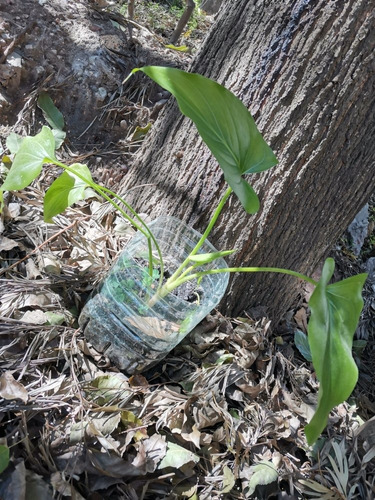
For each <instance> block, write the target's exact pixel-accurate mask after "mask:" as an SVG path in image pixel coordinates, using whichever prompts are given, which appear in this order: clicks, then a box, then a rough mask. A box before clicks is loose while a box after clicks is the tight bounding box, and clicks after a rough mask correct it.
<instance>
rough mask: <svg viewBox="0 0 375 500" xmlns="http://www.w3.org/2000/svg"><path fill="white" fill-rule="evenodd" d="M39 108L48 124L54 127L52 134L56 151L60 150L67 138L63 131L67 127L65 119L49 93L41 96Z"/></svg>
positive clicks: (42, 93)
mask: <svg viewBox="0 0 375 500" xmlns="http://www.w3.org/2000/svg"><path fill="white" fill-rule="evenodd" d="M38 106H39V107H40V109H41V110H42V111H43V116H44V118H45V120H46V122H47V123H48V125H50V126H51V127H52V133H53V136H54V137H55V142H56V149H59V147H60V146H61V144H62V143H63V142H64V140H65V137H66V133H65V132H64V131H63V129H64V126H65V122H64V117H63V115H62V113H61V112H60V111H59V110H58V109H57V108H56V106H55V105H54V103H53V101H52V99H51V98H50V96H49V95H48V94H47V92H41V93H40V94H39V98H38Z"/></svg>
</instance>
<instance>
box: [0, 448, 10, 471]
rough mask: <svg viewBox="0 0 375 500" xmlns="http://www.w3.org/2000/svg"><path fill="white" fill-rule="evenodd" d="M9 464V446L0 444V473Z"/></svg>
mask: <svg viewBox="0 0 375 500" xmlns="http://www.w3.org/2000/svg"><path fill="white" fill-rule="evenodd" d="M8 465H9V448H8V446H5V445H3V444H0V474H1V473H3V472H4V471H5V469H6V468H7V467H8Z"/></svg>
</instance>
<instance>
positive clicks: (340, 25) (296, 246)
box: [122, 0, 375, 316]
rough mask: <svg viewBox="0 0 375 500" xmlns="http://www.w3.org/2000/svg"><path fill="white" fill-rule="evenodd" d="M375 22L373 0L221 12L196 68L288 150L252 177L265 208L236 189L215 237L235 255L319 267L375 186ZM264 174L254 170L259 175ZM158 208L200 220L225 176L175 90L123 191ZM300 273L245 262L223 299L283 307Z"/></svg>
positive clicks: (246, 6)
mask: <svg viewBox="0 0 375 500" xmlns="http://www.w3.org/2000/svg"><path fill="white" fill-rule="evenodd" d="M374 48H375V22H374V10H373V9H372V7H371V5H370V3H369V2H367V1H365V0H355V1H354V0H351V1H346V2H340V1H334V0H330V1H327V0H294V1H290V2H284V1H281V0H279V1H274V0H262V1H257V0H238V1H236V2H230V3H229V4H228V6H227V8H226V9H224V10H223V11H222V12H221V15H220V16H219V19H218V20H217V23H216V24H215V26H214V28H213V30H212V32H211V33H210V34H209V36H208V37H207V40H206V42H205V43H204V45H203V47H202V48H201V50H200V52H199V53H198V54H197V56H196V57H195V59H194V61H193V64H192V68H191V70H192V71H194V72H198V73H201V74H203V75H205V76H207V77H210V78H213V79H215V80H217V81H219V83H222V84H224V85H225V86H226V87H227V88H229V89H231V90H232V91H233V92H234V93H235V94H236V95H237V96H238V97H239V98H240V99H242V101H243V102H244V103H245V104H246V105H247V106H248V108H249V109H250V111H251V112H252V114H253V116H254V117H255V120H256V122H257V124H258V127H259V129H260V130H261V131H262V132H263V134H264V135H265V137H266V139H267V140H268V141H269V143H270V144H271V146H272V148H273V150H274V151H275V153H276V154H277V156H278V158H279V161H280V163H279V165H278V166H277V167H275V168H274V169H272V170H270V171H269V172H267V173H263V174H260V175H258V177H257V179H256V182H255V184H254V186H255V189H256V191H257V192H258V193H259V195H260V199H261V210H260V211H259V212H258V213H257V214H256V215H255V216H249V215H247V214H245V213H244V211H243V210H242V209H241V207H240V206H239V203H237V201H236V200H235V199H234V198H233V199H232V200H231V201H230V203H229V205H228V206H227V209H226V211H225V212H224V215H223V216H222V217H221V219H220V221H219V224H218V225H217V227H216V230H215V231H214V233H213V235H212V236H211V238H210V239H211V241H212V242H213V243H214V244H215V245H216V246H217V247H218V248H220V249H226V248H233V247H236V248H238V249H239V251H238V253H237V254H236V255H235V256H234V258H232V259H228V260H229V261H230V264H233V265H251V266H258V265H268V266H275V265H277V266H279V267H287V268H290V269H294V270H298V271H300V272H303V273H307V274H311V273H312V272H313V271H314V270H315V269H316V268H317V265H318V264H319V262H320V261H321V259H322V258H323V257H325V256H326V254H327V252H328V251H329V249H330V248H331V247H332V245H333V244H334V242H335V241H336V239H337V238H338V237H340V235H341V234H342V233H343V231H344V230H345V229H346V227H347V226H348V224H349V223H350V221H351V220H352V219H353V217H354V215H355V214H356V212H357V211H358V210H359V209H360V208H361V206H362V205H364V204H365V202H366V200H367V199H368V197H369V195H370V193H371V192H372V191H373V190H374V187H375V183H374V178H375V176H374V174H375V161H374V160H375V116H374V114H375V92H374V86H375V63H374V57H373V54H374ZM253 181H254V177H253ZM139 184H152V186H149V187H142V188H140V189H133V190H132V191H130V193H129V196H127V199H128V200H130V201H131V202H133V203H134V204H135V206H136V207H137V208H138V209H140V210H141V211H142V212H149V213H150V214H152V216H156V215H158V214H162V213H163V214H170V215H176V216H178V217H180V218H182V219H183V220H185V221H187V222H189V223H191V224H193V225H194V227H196V228H197V229H200V230H202V228H203V227H204V226H205V224H206V223H207V221H208V220H209V217H210V214H211V212H212V210H213V208H214V207H215V206H216V204H217V201H218V200H219V198H220V196H221V195H222V193H223V191H224V189H225V187H224V181H223V176H222V174H221V171H220V170H219V169H218V167H217V164H216V163H215V161H214V159H213V158H212V157H211V155H210V153H209V151H208V150H207V148H206V147H205V146H204V145H203V144H202V142H201V141H200V140H199V138H198V136H197V134H196V132H195V128H194V126H193V125H191V124H190V123H189V121H188V120H187V119H184V118H181V117H180V115H179V112H178V110H177V106H176V105H175V103H173V102H171V103H169V104H168V106H167V108H166V109H165V110H164V112H163V114H162V116H161V117H160V118H159V119H158V121H157V123H156V124H155V125H154V127H153V132H152V133H151V135H150V137H148V138H147V141H146V142H145V145H144V147H143V149H142V150H141V152H140V154H139V155H138V157H137V159H136V161H135V163H134V168H133V170H132V172H131V174H130V175H129V176H128V177H127V178H126V179H125V182H124V184H123V185H122V192H124V193H125V194H126V191H127V190H128V189H129V188H130V187H134V186H136V185H139ZM298 286H300V284H299V283H297V282H296V281H293V279H292V278H287V277H282V276H279V275H264V274H262V275H248V274H238V275H236V276H235V277H233V278H232V281H231V284H230V287H229V290H228V294H227V296H226V299H225V300H224V303H223V304H222V310H223V311H224V312H225V313H227V314H232V315H238V314H241V313H242V312H243V310H246V309H247V308H249V306H254V305H257V304H263V305H266V306H268V307H269V310H270V312H271V314H273V315H275V316H276V315H278V314H280V313H282V312H285V310H286V308H287V307H289V306H290V305H291V303H292V301H293V300H294V299H295V298H296V294H297V291H298Z"/></svg>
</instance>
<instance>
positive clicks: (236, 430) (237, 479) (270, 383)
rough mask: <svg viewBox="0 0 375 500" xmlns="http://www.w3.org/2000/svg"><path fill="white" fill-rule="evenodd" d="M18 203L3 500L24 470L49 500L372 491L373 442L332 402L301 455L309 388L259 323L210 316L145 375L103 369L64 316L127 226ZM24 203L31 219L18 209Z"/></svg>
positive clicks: (3, 330) (305, 369)
mask: <svg viewBox="0 0 375 500" xmlns="http://www.w3.org/2000/svg"><path fill="white" fill-rule="evenodd" d="M22 196H23V197H24V199H23V200H18V203H19V204H20V212H19V215H15V216H14V217H13V218H12V219H9V220H8V221H7V224H8V227H9V228H11V230H12V239H14V241H16V242H17V243H18V245H17V246H14V247H12V248H10V249H9V250H6V251H3V252H2V255H4V260H3V261H2V273H3V275H2V277H1V281H0V286H1V290H2V294H1V303H0V311H1V319H0V334H1V337H0V338H1V347H0V355H1V364H2V368H3V370H4V372H3V374H2V375H1V378H0V396H1V397H2V398H3V399H2V400H1V401H2V404H1V417H0V418H1V421H2V424H1V425H2V427H3V433H4V435H5V436H6V440H5V442H4V443H1V444H2V446H6V448H1V450H0V451H2V453H3V455H4V454H5V455H6V451H7V449H9V452H10V459H9V465H8V467H6V469H5V471H4V473H3V476H2V478H3V477H4V479H2V481H1V484H0V493H1V494H3V495H4V492H6V491H8V490H7V488H8V487H9V485H13V486H12V487H14V484H15V481H16V478H19V477H20V475H21V476H22V481H23V483H22V484H24V485H26V486H25V487H27V488H28V487H29V483H30V481H31V479H30V477H31V476H30V474H33V475H34V476H35V477H37V478H38V480H37V481H38V482H40V481H42V484H43V485H44V486H45V487H46V488H47V489H48V488H49V489H50V490H49V491H53V492H54V495H55V497H56V498H58V497H60V498H62V497H71V498H84V499H86V498H87V499H88V498H150V499H151V498H152V499H154V498H160V499H162V498H191V499H193V498H199V499H211V498H224V497H225V498H234V499H241V498H273V497H275V495H277V494H281V492H282V491H284V492H287V494H289V495H290V498H327V499H328V498H332V499H333V498H366V496H365V495H369V494H370V492H371V489H372V488H373V487H374V481H375V478H374V474H373V472H371V471H373V470H374V467H373V465H374V460H375V452H374V450H375V443H374V442H373V440H372V437H371V436H372V433H371V432H370V433H369V432H367V433H366V432H365V431H364V430H361V428H362V427H363V426H362V427H361V425H360V424H361V420H360V418H359V417H358V415H357V414H356V410H355V407H353V406H349V404H347V403H344V404H342V405H340V406H339V407H338V408H336V409H335V410H334V411H333V412H332V414H331V419H330V423H329V427H328V433H329V438H327V437H323V438H322V440H321V442H320V446H321V448H320V450H319V449H318V448H314V449H310V448H308V446H307V443H306V440H305V436H304V434H303V427H304V425H305V424H306V422H307V420H308V419H309V418H311V415H312V413H313V407H314V404H315V402H316V396H317V389H318V384H317V381H316V379H315V375H314V373H313V372H312V370H311V365H310V364H309V363H308V362H306V361H303V360H301V357H300V354H299V351H298V350H295V349H292V355H291V354H290V352H289V355H288V356H286V351H285V349H283V348H282V347H283V345H280V343H278V342H277V341H276V340H275V337H274V335H273V334H272V330H271V325H270V322H269V321H268V320H267V319H266V318H264V319H262V320H258V321H254V320H252V319H251V318H237V319H230V318H224V317H222V316H220V315H219V314H218V313H216V314H214V315H212V316H208V317H207V319H206V320H205V321H204V322H203V323H202V324H200V325H199V326H198V327H196V329H195V330H194V331H193V332H192V333H191V334H190V335H189V337H188V339H185V341H183V342H182V343H181V344H180V345H179V346H177V347H176V348H175V349H174V351H173V352H172V353H170V354H169V355H168V356H167V357H166V358H165V359H164V360H163V361H162V362H161V363H160V364H159V365H158V366H157V367H154V368H152V369H151V370H149V371H148V372H146V373H144V374H143V375H135V376H132V377H130V378H129V377H127V376H126V375H125V374H123V373H121V372H119V371H118V370H117V369H116V367H115V366H111V364H110V363H109V361H108V360H107V359H106V358H105V356H104V355H102V354H99V353H97V352H96V351H95V349H94V348H93V347H92V346H90V345H89V344H88V343H87V342H86V341H85V339H84V338H83V336H82V333H81V332H80V330H79V329H78V328H77V315H78V311H79V310H80V309H81V308H82V305H83V302H84V300H85V299H86V297H87V296H88V294H89V292H90V291H91V289H92V286H93V284H95V283H97V282H98V279H99V277H100V276H103V275H104V273H105V271H106V270H107V269H108V268H109V266H110V265H111V262H113V260H114V259H115V257H116V255H117V254H118V253H119V251H120V250H121V249H122V248H123V245H124V244H125V242H126V240H127V239H128V238H129V236H130V232H129V231H125V232H124V233H123V234H118V233H116V234H115V232H114V229H113V224H112V223H113V221H114V214H112V213H111V212H108V211H106V212H105V213H104V214H103V216H102V217H100V216H98V215H93V216H92V217H87V214H88V215H91V211H94V210H95V209H96V203H97V202H96V200H95V199H91V200H88V201H86V202H81V204H80V205H79V206H78V207H76V208H75V209H68V210H67V211H66V213H65V215H64V216H59V217H57V218H56V221H57V224H56V226H50V225H47V226H46V225H44V226H43V224H42V207H41V202H39V200H40V192H39V191H38V189H37V188H32V189H29V190H28V191H27V195H26V196H25V193H24V194H23V195H22ZM15 197H17V198H18V194H15ZM25 198H26V199H25ZM29 200H31V201H32V206H33V224H31V223H30V220H29V219H28V218H27V219H26V218H25V217H23V216H22V213H23V210H26V206H27V203H29ZM72 227H73V230H71V228H72ZM41 228H43V229H41ZM66 228H70V229H69V230H64V229H66ZM46 237H49V243H48V244H45V241H46V239H47V238H46ZM25 249H26V250H25ZM34 250H35V251H34ZM25 253H26V254H27V256H28V257H27V259H26V260H24V261H22V259H23V258H24V257H25ZM45 255H49V256H50V260H49V261H48V262H54V263H55V264H54V266H51V264H49V266H46V265H45V262H46V261H45V259H44V258H43V257H44V256H45ZM17 259H18V261H17ZM30 262H32V263H33V264H32V266H30ZM4 264H5V265H4ZM10 264H11V265H13V267H12V269H10V270H9V268H8V267H7V266H9V265H10ZM14 264H15V265H14ZM28 264H29V265H28ZM56 268H58V269H59V270H60V271H59V272H55V271H56ZM41 314H42V315H43V321H41V318H40V315H41ZM51 314H53V315H54V316H51ZM55 316H58V319H56V317H55ZM296 329H297V325H296ZM284 338H287V337H284ZM290 338H291V339H293V337H292V336H291V337H290ZM364 425H366V424H364ZM344 435H345V436H346V438H345V440H344V439H343V438H342V436H344ZM95 495H96V496H95ZM340 495H341V496H340ZM275 498H276V497H275ZM369 498H370V497H369Z"/></svg>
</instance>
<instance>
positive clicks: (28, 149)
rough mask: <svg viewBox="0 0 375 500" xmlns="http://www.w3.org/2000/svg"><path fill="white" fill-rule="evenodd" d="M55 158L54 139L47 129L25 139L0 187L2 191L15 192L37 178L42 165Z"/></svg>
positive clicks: (44, 128)
mask: <svg viewBox="0 0 375 500" xmlns="http://www.w3.org/2000/svg"><path fill="white" fill-rule="evenodd" d="M54 158H55V139H54V137H53V134H52V132H51V129H49V128H48V127H43V128H42V131H41V132H39V134H37V135H35V136H34V137H25V139H24V140H23V141H22V143H21V145H20V147H19V150H18V152H17V154H16V156H15V158H14V161H13V164H12V167H11V169H10V170H9V173H8V175H7V177H6V179H5V182H4V184H3V185H2V186H1V190H2V191H17V190H18V189H23V188H25V187H26V186H29V185H30V184H31V183H32V181H33V180H34V179H35V178H36V177H38V175H39V174H40V171H41V170H42V166H43V163H48V162H49V161H51V160H52V159H54Z"/></svg>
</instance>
